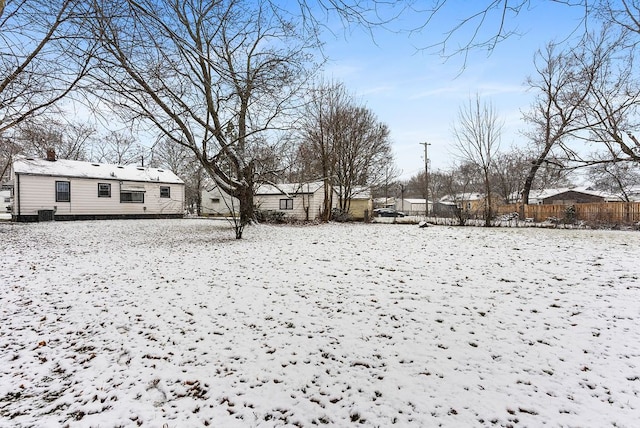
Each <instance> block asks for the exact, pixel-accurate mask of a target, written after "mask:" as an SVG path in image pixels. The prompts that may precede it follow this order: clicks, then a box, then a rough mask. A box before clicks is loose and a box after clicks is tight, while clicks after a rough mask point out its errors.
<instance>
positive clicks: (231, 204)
mask: <svg viewBox="0 0 640 428" xmlns="http://www.w3.org/2000/svg"><path fill="white" fill-rule="evenodd" d="M200 208H201V210H202V214H204V215H222V216H228V215H231V210H232V209H235V211H236V212H238V211H240V202H239V201H238V199H236V198H232V197H231V196H229V195H227V194H226V193H224V192H221V191H220V189H219V188H217V187H215V188H213V189H212V190H203V191H202V206H201V207H200Z"/></svg>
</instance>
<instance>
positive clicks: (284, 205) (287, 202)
mask: <svg viewBox="0 0 640 428" xmlns="http://www.w3.org/2000/svg"><path fill="white" fill-rule="evenodd" d="M280 209H281V210H292V209H293V199H280Z"/></svg>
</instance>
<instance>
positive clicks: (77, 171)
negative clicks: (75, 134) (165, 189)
mask: <svg viewBox="0 0 640 428" xmlns="http://www.w3.org/2000/svg"><path fill="white" fill-rule="evenodd" d="M13 170H14V172H15V173H18V174H32V175H50V176H56V177H58V176H59V177H81V178H95V179H105V180H125V181H141V182H148V181H157V182H161V183H183V181H182V179H180V178H179V177H178V176H177V175H175V174H174V173H173V172H171V171H168V170H166V169H162V168H149V167H141V166H136V165H112V164H106V163H92V162H83V161H75V160H67V159H58V160H56V161H48V160H46V159H28V158H24V157H19V158H17V159H16V160H15V162H14V163H13Z"/></svg>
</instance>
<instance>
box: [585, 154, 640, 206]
mask: <svg viewBox="0 0 640 428" xmlns="http://www.w3.org/2000/svg"><path fill="white" fill-rule="evenodd" d="M587 177H588V178H589V180H590V181H591V182H592V183H593V185H594V187H595V188H596V189H598V190H602V191H605V192H608V193H611V194H613V195H619V197H620V200H621V201H624V202H631V198H630V195H629V189H630V188H631V187H633V186H634V185H636V184H637V183H640V164H638V163H636V162H604V163H600V164H596V165H594V166H592V167H590V168H589V170H588V174H587Z"/></svg>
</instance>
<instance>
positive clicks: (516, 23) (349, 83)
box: [325, 0, 584, 179]
mask: <svg viewBox="0 0 640 428" xmlns="http://www.w3.org/2000/svg"><path fill="white" fill-rule="evenodd" d="M449 3H450V4H454V3H455V4H454V7H451V10H445V11H443V14H442V15H440V18H439V19H438V20H437V21H434V22H433V23H432V24H431V25H430V26H428V27H427V28H426V29H424V30H422V31H421V32H419V33H415V34H413V35H408V34H402V33H395V32H390V31H384V30H378V31H376V32H375V34H374V38H375V42H374V40H372V38H371V35H369V34H368V33H366V32H365V31H363V30H362V29H357V28H356V29H352V30H351V31H350V32H349V33H348V34H346V35H344V34H338V33H337V32H336V37H332V36H331V35H329V34H327V35H326V36H325V37H326V40H327V45H326V54H327V55H328V57H329V62H328V64H327V66H326V77H328V78H332V79H334V80H337V81H341V82H344V83H345V85H346V87H347V88H348V89H349V90H350V91H352V92H353V93H354V94H355V95H356V97H357V99H358V100H359V101H360V102H362V103H364V104H365V105H366V106H367V107H369V108H370V109H371V110H372V111H374V112H375V113H376V115H377V116H378V118H379V120H380V121H382V122H384V123H386V124H387V125H389V127H390V129H391V138H392V141H393V147H394V153H395V158H396V164H397V166H398V168H399V169H400V170H401V171H402V176H401V178H403V179H408V178H409V177H411V176H412V175H415V174H417V173H418V172H420V171H423V170H424V148H423V146H422V145H421V144H420V143H423V142H429V143H430V146H429V147H428V149H429V160H430V169H433V170H435V169H446V168H448V167H449V166H451V164H452V163H453V162H454V161H455V155H456V154H455V148H454V147H453V137H452V132H451V129H452V127H453V124H454V122H455V120H456V118H457V116H458V112H459V109H460V107H461V106H463V105H465V104H466V103H468V102H469V99H470V97H475V94H476V93H478V94H479V95H480V96H481V98H482V99H483V100H484V101H487V102H491V103H492V104H493V106H494V108H495V110H496V111H497V113H498V115H499V117H500V119H501V120H503V121H504V128H503V133H502V141H501V148H502V149H504V150H506V149H508V148H509V147H510V146H512V145H523V144H525V142H526V140H525V139H524V138H523V137H522V136H521V135H520V132H521V130H523V129H525V127H526V125H525V124H524V122H522V120H521V118H522V112H523V111H526V110H528V109H529V107H530V105H531V103H532V101H533V97H534V95H535V93H533V92H531V91H527V87H526V85H525V84H524V82H525V80H526V78H527V76H530V75H533V73H534V68H533V56H534V53H535V52H536V50H537V49H540V48H543V47H544V46H545V44H547V43H548V42H550V41H552V40H555V41H561V40H565V39H567V38H568V37H569V38H570V37H571V36H572V34H573V35H575V34H577V33H576V27H579V28H578V33H579V32H580V31H582V30H584V27H580V18H581V16H582V13H583V11H582V10H580V9H579V8H575V7H574V8H572V7H568V6H564V5H559V4H554V3H553V2H549V1H544V0H542V1H533V2H532V3H534V5H533V6H532V8H531V9H529V10H526V11H523V12H522V13H521V14H520V15H519V16H518V17H517V18H516V19H515V20H511V21H509V25H510V28H512V29H516V30H517V31H518V32H519V35H514V36H512V37H510V38H508V39H507V40H505V41H503V42H501V43H500V44H498V45H497V47H496V49H495V50H493V51H492V52H491V53H488V52H487V51H486V50H485V51H480V50H477V51H473V52H471V53H470V55H469V57H468V58H467V60H466V67H463V65H464V64H465V63H464V61H463V59H462V58H461V57H459V56H458V57H453V58H450V59H449V60H447V61H444V60H443V58H442V57H441V56H439V55H437V54H436V53H434V52H433V50H431V51H429V50H425V49H420V48H422V47H425V46H428V45H430V44H433V43H435V42H437V41H439V40H442V38H443V36H442V34H443V33H444V31H446V30H447V29H449V28H452V27H453V26H455V25H456V23H457V22H458V20H459V19H461V18H463V17H465V16H468V15H469V12H470V11H472V10H473V8H476V9H477V8H478V7H479V5H480V4H483V3H485V2H483V1H465V0H455V2H451V1H450V2H449ZM455 6H457V7H458V8H457V9H456V8H455ZM460 6H462V7H460ZM423 20H424V15H420V14H412V15H411V16H405V18H404V20H403V22H401V23H398V24H397V25H398V26H404V27H410V26H413V25H416V24H419V23H420V22H422V21H423ZM494 28H495V26H492V24H491V23H489V24H488V26H487V27H486V31H487V32H489V33H491V32H492V30H493V29H494ZM467 40H468V33H467V34H460V37H459V39H458V41H460V42H466V41H467ZM454 43H455V41H454ZM463 68H464V69H463Z"/></svg>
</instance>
